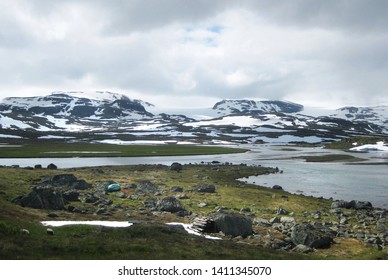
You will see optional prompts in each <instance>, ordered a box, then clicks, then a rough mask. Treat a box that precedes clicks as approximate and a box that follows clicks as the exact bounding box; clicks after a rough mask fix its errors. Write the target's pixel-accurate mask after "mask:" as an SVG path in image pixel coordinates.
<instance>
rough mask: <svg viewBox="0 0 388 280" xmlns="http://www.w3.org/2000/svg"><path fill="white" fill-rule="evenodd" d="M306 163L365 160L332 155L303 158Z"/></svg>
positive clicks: (349, 156)
mask: <svg viewBox="0 0 388 280" xmlns="http://www.w3.org/2000/svg"><path fill="white" fill-rule="evenodd" d="M301 158H304V159H305V160H306V162H335V161H346V162H352V161H362V160H364V159H361V158H357V157H354V156H351V155H343V154H332V155H322V156H302V157H301Z"/></svg>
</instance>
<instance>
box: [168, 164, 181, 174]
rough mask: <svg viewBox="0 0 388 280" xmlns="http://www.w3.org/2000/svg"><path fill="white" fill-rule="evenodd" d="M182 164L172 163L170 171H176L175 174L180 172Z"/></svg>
mask: <svg viewBox="0 0 388 280" xmlns="http://www.w3.org/2000/svg"><path fill="white" fill-rule="evenodd" d="M182 168H183V167H182V164H180V163H179V162H173V163H172V164H171V166H170V170H172V171H176V172H181V171H182Z"/></svg>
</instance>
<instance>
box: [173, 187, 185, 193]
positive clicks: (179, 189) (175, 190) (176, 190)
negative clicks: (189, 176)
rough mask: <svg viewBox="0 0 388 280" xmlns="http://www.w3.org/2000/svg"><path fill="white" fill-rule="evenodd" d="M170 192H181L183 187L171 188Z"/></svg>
mask: <svg viewBox="0 0 388 280" xmlns="http://www.w3.org/2000/svg"><path fill="white" fill-rule="evenodd" d="M171 191H172V192H183V187H180V186H174V187H172V188H171Z"/></svg>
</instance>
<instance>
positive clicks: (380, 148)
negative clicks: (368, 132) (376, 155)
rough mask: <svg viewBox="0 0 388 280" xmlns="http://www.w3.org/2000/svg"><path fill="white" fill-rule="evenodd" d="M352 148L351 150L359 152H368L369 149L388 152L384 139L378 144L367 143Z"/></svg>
mask: <svg viewBox="0 0 388 280" xmlns="http://www.w3.org/2000/svg"><path fill="white" fill-rule="evenodd" d="M353 144H354V143H353ZM350 150H351V151H359V152H368V151H384V152H388V146H387V144H385V143H384V142H383V141H379V142H377V143H376V144H366V145H362V146H358V147H354V148H351V149H350Z"/></svg>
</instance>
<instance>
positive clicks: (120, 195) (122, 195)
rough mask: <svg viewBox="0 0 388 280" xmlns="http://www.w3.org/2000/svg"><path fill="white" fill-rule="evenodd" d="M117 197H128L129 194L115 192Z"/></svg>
mask: <svg viewBox="0 0 388 280" xmlns="http://www.w3.org/2000/svg"><path fill="white" fill-rule="evenodd" d="M115 197H117V198H126V197H127V195H126V194H125V193H123V192H117V193H116V194H115Z"/></svg>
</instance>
